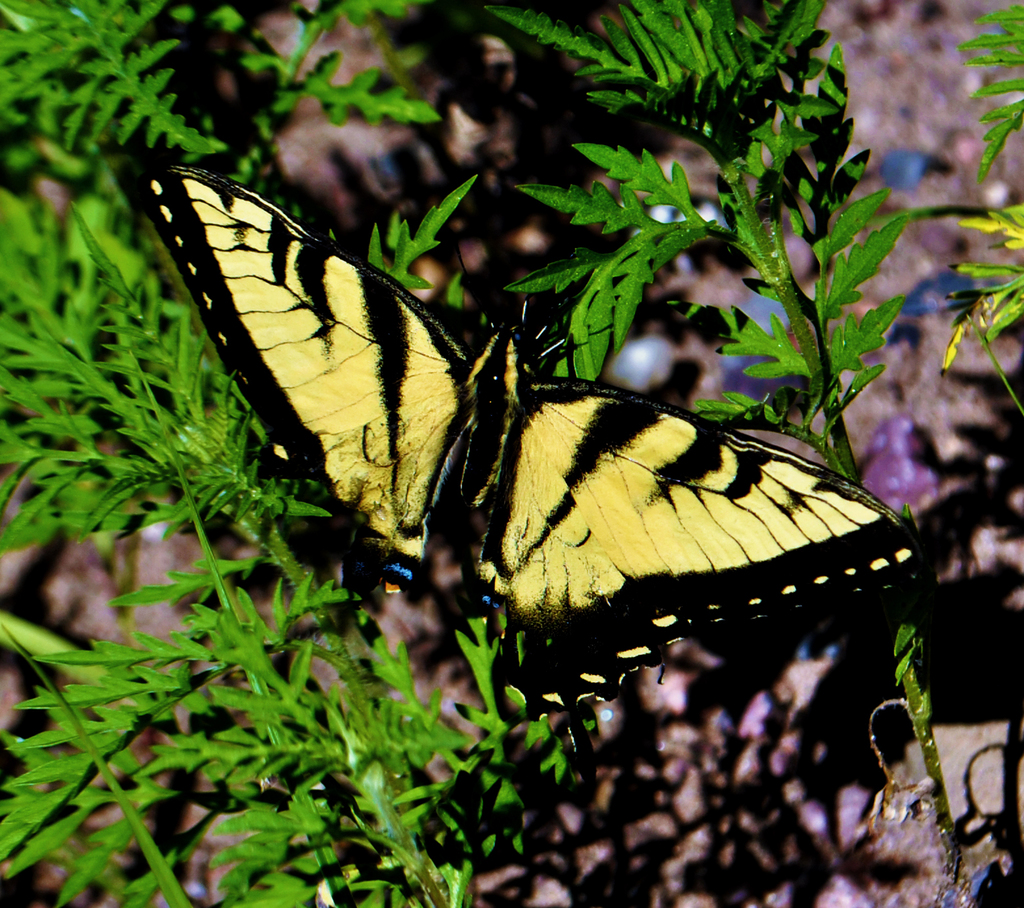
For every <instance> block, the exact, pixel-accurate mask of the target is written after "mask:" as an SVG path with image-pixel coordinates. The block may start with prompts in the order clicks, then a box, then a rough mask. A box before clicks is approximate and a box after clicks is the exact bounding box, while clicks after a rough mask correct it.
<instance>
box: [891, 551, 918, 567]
mask: <svg viewBox="0 0 1024 908" xmlns="http://www.w3.org/2000/svg"><path fill="white" fill-rule="evenodd" d="M913 554H914V553H913V552H911V551H910V549H900V550H899V551H898V552H897V553H896V556H895V557H896V561H898V562H899V563H900V564H903V562H904V561H906V560H907V559H908V558H910V557H911V556H912V555H913Z"/></svg>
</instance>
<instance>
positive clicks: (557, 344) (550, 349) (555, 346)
mask: <svg viewBox="0 0 1024 908" xmlns="http://www.w3.org/2000/svg"><path fill="white" fill-rule="evenodd" d="M543 333H544V332H543V331H541V333H540V334H538V335H537V340H540V338H541V335H542V334H543ZM564 346H565V338H564V337H560V338H559V339H558V340H556V341H555V342H554V343H553V344H552V345H551V346H550V347H548V348H547V350H545V351H544V352H543V353H541V355H540V357H539V358H540V359H544V357H545V356H547V355H548V354H549V353H554V352H555V351H556V350H557V349H558V348H559V347H564Z"/></svg>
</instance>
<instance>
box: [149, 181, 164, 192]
mask: <svg viewBox="0 0 1024 908" xmlns="http://www.w3.org/2000/svg"><path fill="white" fill-rule="evenodd" d="M149 188H150V189H152V190H153V195H163V194H164V187H163V184H162V183H161V182H160V181H159V180H156V179H153V180H150V181H149Z"/></svg>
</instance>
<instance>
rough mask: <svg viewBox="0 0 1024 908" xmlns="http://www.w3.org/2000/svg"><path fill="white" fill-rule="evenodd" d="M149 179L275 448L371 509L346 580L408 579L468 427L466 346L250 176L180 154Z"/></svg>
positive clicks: (344, 497) (159, 213)
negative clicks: (189, 163)
mask: <svg viewBox="0 0 1024 908" xmlns="http://www.w3.org/2000/svg"><path fill="white" fill-rule="evenodd" d="M140 187H141V192H142V196H143V201H144V204H145V206H146V209H147V211H148V213H149V215H150V217H151V218H152V220H153V222H154V223H155V224H156V226H157V229H158V230H159V232H160V234H161V236H162V238H163V240H164V242H165V243H166V245H167V246H168V248H169V249H170V251H171V253H172V255H173V256H174V259H175V262H176V264H177V265H178V268H179V270H180V271H181V273H182V276H183V277H184V278H185V281H186V284H187V285H188V287H189V290H190V291H191V292H192V295H193V296H194V298H195V300H196V303H197V305H198V307H199V310H200V313H201V314H202V317H203V321H204V323H205V324H206V327H207V331H208V332H209V334H210V337H211V338H212V339H213V341H214V343H215V344H216V346H217V350H218V352H219V353H220V355H221V357H222V359H223V360H224V362H225V364H226V366H227V368H228V369H230V370H232V371H235V372H237V374H238V380H239V382H240V384H241V386H242V388H243V390H244V392H245V394H246V397H247V398H248V399H249V401H250V403H251V404H252V405H253V407H254V408H255V409H256V411H257V412H258V413H259V414H260V416H261V417H262V418H263V419H264V420H265V421H266V422H267V423H269V424H270V427H271V442H272V443H273V444H272V450H273V452H274V454H275V455H276V456H277V458H278V459H280V460H282V461H286V462H287V463H288V464H290V465H292V467H294V466H295V464H296V462H297V463H298V465H299V468H300V472H301V471H302V470H306V471H307V472H310V473H312V475H315V476H319V477H320V478H322V479H323V480H324V481H326V482H327V483H328V485H329V488H330V489H331V491H332V493H333V494H334V495H335V496H336V497H337V498H338V499H339V500H340V501H341V502H342V503H343V504H345V505H347V506H349V507H351V508H354V509H355V510H358V511H361V512H362V513H363V514H365V515H366V516H367V523H366V525H365V526H364V527H363V528H362V529H361V531H360V536H359V538H358V539H357V542H356V545H355V548H354V550H353V553H352V554H351V555H350V557H349V559H348V562H347V564H346V570H347V575H346V580H347V582H349V583H350V584H355V585H362V586H369V587H372V586H375V585H376V584H377V582H378V581H379V580H381V579H382V577H383V578H384V579H385V580H388V581H390V582H395V583H403V582H405V581H407V580H408V579H409V576H410V575H411V572H412V570H413V569H414V568H415V566H416V564H417V563H418V562H419V560H420V558H421V557H422V552H423V545H424V540H425V528H424V523H425V520H426V517H427V514H428V512H429V509H430V507H431V505H432V503H433V500H434V497H435V494H436V491H437V486H438V483H439V481H440V479H441V475H442V472H443V469H444V465H445V463H446V460H447V458H448V456H449V453H450V451H451V448H452V445H453V444H454V441H455V438H456V436H457V435H458V433H459V431H461V425H460V414H461V412H462V410H463V409H464V406H463V400H462V396H463V390H462V389H463V383H464V380H465V378H466V376H467V375H468V371H469V358H468V356H467V354H466V352H465V350H464V348H463V347H462V345H461V344H459V343H458V342H456V341H455V340H453V339H452V338H451V337H450V336H449V335H448V334H447V333H446V332H445V331H444V329H443V328H442V327H441V326H440V324H439V323H438V322H437V320H436V319H435V318H433V316H431V315H430V314H429V313H428V312H427V311H426V310H425V309H424V308H423V307H422V306H421V305H420V303H419V301H417V300H416V299H415V298H414V297H413V296H411V295H410V294H409V293H408V292H407V291H405V290H404V289H403V288H402V287H401V286H399V285H398V284H397V283H395V282H394V281H392V280H391V279H390V278H389V277H387V276H386V275H384V274H382V273H381V272H379V271H377V270H376V269H373V268H372V267H371V266H369V265H368V264H366V263H365V262H363V261H361V260H360V259H357V258H355V257H353V256H349V255H348V254H346V253H345V252H343V251H342V250H340V249H339V248H338V247H337V246H336V245H335V244H334V243H333V242H331V241H330V240H328V239H326V238H325V237H322V236H320V235H318V234H316V233H314V232H312V231H311V230H310V229H309V228H307V227H306V226H305V225H303V224H301V223H299V222H298V221H296V220H295V219H294V218H292V217H290V216H289V215H288V214H287V213H286V212H284V211H282V210H280V209H279V208H277V207H276V206H274V205H272V204H271V203H269V202H268V201H267V200H266V199H264V198H262V197H261V196H259V195H257V194H256V193H253V192H251V191H250V190H248V189H246V188H245V187H243V186H240V185H239V184H237V183H234V182H232V181H230V180H226V179H224V178H223V177H219V176H217V175H215V174H212V173H209V172H207V171H202V170H197V169H193V168H187V167H174V168H170V169H168V170H167V171H165V172H162V173H160V174H159V175H154V176H151V177H148V178H145V179H143V180H142V181H141V183H140Z"/></svg>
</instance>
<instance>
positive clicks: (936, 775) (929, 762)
mask: <svg viewBox="0 0 1024 908" xmlns="http://www.w3.org/2000/svg"><path fill="white" fill-rule="evenodd" d="M903 690H904V691H905V692H906V695H907V705H908V707H909V709H910V721H911V723H912V724H913V726H914V736H915V737H916V738H917V743H918V744H920V745H921V753H922V754H923V755H924V766H925V769H926V770H927V772H928V778H930V779H931V780H932V782H933V783H934V784H935V791H934V792H933V793H932V797H933V799H934V802H935V821H936V823H938V826H939V829H940V830H941V832H942V834H943V841H944V843H945V845H946V850H947V857H948V858H949V860H950V862H951V863H953V862H955V859H956V856H955V846H954V843H955V841H956V840H955V838H954V825H955V824H954V821H953V812H952V810H951V809H950V806H949V795H948V794H947V792H946V780H945V778H944V776H943V774H942V763H941V761H940V760H939V748H938V746H937V745H936V743H935V732H934V730H933V729H932V695H931V691H930V690H928V688H927V687H922V686H921V683H920V681H919V679H918V677H917V672H916V671H915V669H914V664H913V662H911V664H910V665H909V666H907V670H906V672H905V673H904V675H903Z"/></svg>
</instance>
